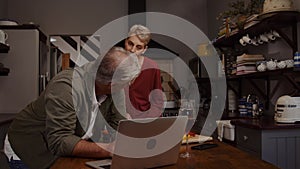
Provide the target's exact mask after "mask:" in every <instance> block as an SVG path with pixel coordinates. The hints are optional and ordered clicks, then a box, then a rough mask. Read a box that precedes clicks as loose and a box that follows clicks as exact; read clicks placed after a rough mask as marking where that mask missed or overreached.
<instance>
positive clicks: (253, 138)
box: [231, 117, 300, 169]
mask: <svg viewBox="0 0 300 169" xmlns="http://www.w3.org/2000/svg"><path fill="white" fill-rule="evenodd" d="M231 124H233V125H235V132H236V133H235V136H236V146H237V147H238V148H239V149H241V150H244V151H246V152H249V153H251V154H253V155H255V156H257V157H260V158H261V159H263V160H265V161H268V162H270V163H272V164H274V165H276V166H278V167H279V168H282V169H299V168H300V161H299V160H298V159H300V149H299V147H300V142H299V138H300V124H299V123H293V124H289V123H277V122H276V121H274V119H273V118H272V117H269V118H266V117H262V118H239V119H232V120H231Z"/></svg>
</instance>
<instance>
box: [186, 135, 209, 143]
mask: <svg viewBox="0 0 300 169" xmlns="http://www.w3.org/2000/svg"><path fill="white" fill-rule="evenodd" d="M211 140H213V138H212V137H210V136H203V135H198V134H196V135H195V136H194V137H189V139H188V142H189V144H190V143H203V142H205V141H211ZM185 143H186V139H185V138H184V139H182V144H185Z"/></svg>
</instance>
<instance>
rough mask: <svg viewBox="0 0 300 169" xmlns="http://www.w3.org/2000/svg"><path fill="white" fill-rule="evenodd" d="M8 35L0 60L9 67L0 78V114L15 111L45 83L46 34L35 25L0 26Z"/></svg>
mask: <svg viewBox="0 0 300 169" xmlns="http://www.w3.org/2000/svg"><path fill="white" fill-rule="evenodd" d="M0 29H1V30H4V31H5V32H6V33H7V34H8V36H9V38H8V40H7V42H6V43H7V44H9V46H10V50H9V51H8V53H0V62H1V63H3V64H4V65H5V67H7V68H9V69H10V73H9V74H8V76H2V77H1V78H0V114H1V113H18V112H19V111H20V110H21V109H23V108H24V107H25V106H26V105H27V104H29V103H30V102H31V101H33V100H35V99H36V98H37V97H38V96H39V94H40V93H41V92H42V91H43V89H44V88H45V86H46V82H47V75H48V73H47V72H48V68H49V67H50V66H49V62H48V59H47V55H48V54H47V50H48V47H47V45H46V44H47V36H46V35H45V34H43V33H42V32H41V31H40V30H39V28H38V27H36V26H35V25H31V26H23V25H16V26H9V27H8V26H3V27H2V26H0Z"/></svg>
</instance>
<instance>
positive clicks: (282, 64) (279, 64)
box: [277, 61, 286, 69]
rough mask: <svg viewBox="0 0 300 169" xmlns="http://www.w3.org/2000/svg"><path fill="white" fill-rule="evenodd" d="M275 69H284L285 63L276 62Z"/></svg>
mask: <svg viewBox="0 0 300 169" xmlns="http://www.w3.org/2000/svg"><path fill="white" fill-rule="evenodd" d="M277 67H278V68H279V69H283V68H285V67H286V62H285V61H279V62H277Z"/></svg>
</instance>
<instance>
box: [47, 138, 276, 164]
mask: <svg viewBox="0 0 300 169" xmlns="http://www.w3.org/2000/svg"><path fill="white" fill-rule="evenodd" d="M214 142H215V143H216V144H218V146H217V147H215V148H211V149H206V150H190V151H191V153H192V158H190V159H182V158H178V161H177V163H176V164H175V165H170V166H165V167H160V168H162V169H163V168H165V169H189V168H193V169H202V168H203V169H205V168H209V169H220V168H224V169H240V168H242V169H254V168H263V169H277V167H276V166H274V165H272V164H270V163H268V162H266V161H263V160H260V159H259V158H258V157H255V156H252V155H250V154H248V153H245V152H243V151H241V150H239V149H237V148H235V147H233V146H230V145H228V144H225V143H222V142H219V141H214ZM184 148H185V146H182V147H181V151H183V150H184ZM93 160H95V159H87V158H71V157H62V158H59V159H58V160H57V161H56V162H55V163H54V165H53V166H52V167H51V169H65V168H74V169H76V168H80V169H89V167H87V166H86V165H85V162H87V161H93Z"/></svg>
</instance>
